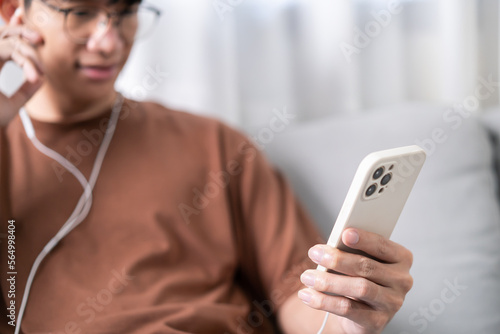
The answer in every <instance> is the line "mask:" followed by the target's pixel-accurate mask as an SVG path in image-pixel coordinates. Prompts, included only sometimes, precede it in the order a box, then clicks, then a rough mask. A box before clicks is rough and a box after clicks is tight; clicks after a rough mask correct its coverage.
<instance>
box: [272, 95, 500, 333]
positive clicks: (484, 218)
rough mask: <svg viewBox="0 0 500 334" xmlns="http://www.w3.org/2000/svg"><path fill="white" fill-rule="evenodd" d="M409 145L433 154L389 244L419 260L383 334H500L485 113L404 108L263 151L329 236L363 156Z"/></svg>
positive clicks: (497, 223)
mask: <svg viewBox="0 0 500 334" xmlns="http://www.w3.org/2000/svg"><path fill="white" fill-rule="evenodd" d="M413 144H417V145H420V146H421V147H422V148H424V149H425V150H426V151H427V154H428V157H427V161H426V164H425V165H424V167H423V169H422V172H421V174H420V176H419V179H418V180H417V183H416V185H415V187H414V189H413V192H412V194H411V195H410V197H409V199H408V202H407V204H406V206H405V208H404V210H403V213H402V215H401V217H400V220H399V222H398V224H397V226H396V229H395V230H394V233H393V235H392V239H393V240H394V241H396V242H399V243H401V244H402V245H404V246H405V247H407V248H409V249H410V250H411V251H412V252H413V254H414V264H413V267H412V270H411V274H412V275H413V278H414V287H413V289H412V290H411V291H410V293H409V294H408V295H407V298H406V301H405V304H404V305H403V307H402V309H401V310H400V311H399V312H398V313H397V314H396V316H395V317H394V319H393V320H392V321H391V323H390V324H389V326H388V327H387V329H386V331H385V332H384V333H395V334H403V333H405V334H413V333H474V332H475V333H482V334H487V333H491V334H493V333H495V334H498V332H499V329H500V208H499V204H498V201H497V198H496V193H495V191H496V178H495V173H494V168H493V165H494V158H493V151H494V150H493V149H492V144H491V142H490V137H489V135H488V132H487V131H486V129H485V128H484V127H483V126H482V123H481V120H480V119H479V117H476V116H474V115H470V114H468V113H465V112H463V113H460V112H459V111H457V110H453V109H446V108H442V107H439V106H432V105H426V104H417V103H414V104H406V105H401V106H395V107H391V108H384V109H381V110H371V111H369V112H367V113H364V114H363V115H358V116H350V117H343V118H328V119H323V120H321V121H315V122H311V123H308V124H307V123H306V124H303V125H300V126H298V127H295V128H291V129H289V130H288V131H287V132H286V133H283V134H280V135H279V136H276V138H275V140H274V141H273V142H272V143H270V144H269V145H267V147H266V152H267V154H268V156H269V158H270V159H271V160H272V161H273V162H274V163H275V164H276V165H277V166H278V168H280V169H281V170H283V171H284V173H285V174H286V175H287V177H288V178H289V180H290V181H291V183H292V186H293V187H294V189H295V191H296V192H297V195H298V197H299V199H300V200H302V202H303V203H304V204H305V206H306V208H307V209H308V211H309V212H310V214H311V216H312V217H313V218H314V219H315V220H316V222H317V223H318V224H319V226H320V229H321V231H322V232H323V234H324V235H325V238H326V237H327V236H328V235H329V233H330V230H331V228H332V225H333V223H334V221H335V218H336V215H337V213H338V212H339V210H340V207H341V205H342V203H343V200H344V197H345V195H346V193H347V190H348V188H349V185H350V182H351V180H352V178H353V176H354V173H355V171H356V168H357V166H358V164H359V162H360V161H361V160H362V158H363V157H364V156H365V155H366V154H368V153H370V152H372V151H377V150H383V149H389V148H393V147H397V146H405V145H413Z"/></svg>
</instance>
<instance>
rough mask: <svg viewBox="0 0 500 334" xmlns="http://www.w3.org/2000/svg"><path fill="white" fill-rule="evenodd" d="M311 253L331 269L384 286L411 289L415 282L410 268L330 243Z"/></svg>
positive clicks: (311, 255)
mask: <svg viewBox="0 0 500 334" xmlns="http://www.w3.org/2000/svg"><path fill="white" fill-rule="evenodd" d="M309 255H310V257H311V259H312V260H313V261H314V262H316V263H317V264H319V265H321V266H323V267H324V268H327V269H329V270H331V271H334V272H337V273H341V274H344V275H348V276H351V277H362V278H366V279H368V280H370V281H372V282H374V283H377V284H379V285H382V286H386V287H394V286H401V290H405V289H408V290H409V289H410V288H411V286H412V284H413V279H412V278H411V275H410V273H409V270H408V269H407V268H406V266H404V267H401V266H400V265H399V264H385V263H380V262H378V261H376V260H373V259H370V258H368V257H366V256H362V255H358V254H351V253H347V252H344V251H341V250H339V249H336V248H333V247H330V246H328V245H317V246H314V247H313V248H311V249H310V251H309ZM318 260H319V261H318Z"/></svg>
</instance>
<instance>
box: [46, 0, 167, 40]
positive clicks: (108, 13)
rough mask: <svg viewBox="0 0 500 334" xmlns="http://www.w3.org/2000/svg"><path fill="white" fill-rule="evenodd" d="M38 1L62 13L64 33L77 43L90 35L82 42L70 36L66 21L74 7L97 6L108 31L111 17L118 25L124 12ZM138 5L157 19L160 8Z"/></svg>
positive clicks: (101, 7) (103, 7) (99, 7)
mask: <svg viewBox="0 0 500 334" xmlns="http://www.w3.org/2000/svg"><path fill="white" fill-rule="evenodd" d="M38 1H40V2H41V3H43V4H44V5H45V6H47V7H49V8H50V9H52V10H54V11H56V12H58V13H63V14H64V30H65V32H66V34H67V35H68V37H69V38H70V39H71V40H72V41H73V42H75V43H77V44H85V43H87V42H88V40H89V39H90V37H89V38H87V39H85V41H84V42H82V41H79V40H78V39H77V38H75V37H73V36H71V34H70V33H69V29H68V23H67V22H68V16H69V14H71V12H72V11H75V10H76V9H78V8H82V7H93V8H97V9H100V10H102V11H103V12H104V13H105V14H106V18H107V22H106V31H108V29H109V28H110V27H111V22H112V18H113V17H116V18H117V19H118V25H119V24H120V23H121V20H122V19H123V17H122V15H123V13H124V12H125V10H124V11H121V12H119V11H114V12H111V11H110V10H109V9H108V8H107V7H105V6H101V5H87V6H73V7H70V8H61V7H57V6H55V5H53V4H50V3H47V2H46V1H44V0H38ZM139 7H141V8H144V9H147V10H150V11H151V12H152V13H153V14H154V15H155V22H157V21H158V19H159V18H160V16H161V10H159V9H158V8H156V7H153V6H150V5H144V4H139Z"/></svg>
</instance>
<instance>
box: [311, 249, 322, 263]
mask: <svg viewBox="0 0 500 334" xmlns="http://www.w3.org/2000/svg"><path fill="white" fill-rule="evenodd" d="M323 256H325V251H324V250H323V249H322V248H320V247H318V246H314V247H313V248H311V249H309V257H310V258H311V260H313V261H314V262H316V263H320V262H321V260H322V259H323Z"/></svg>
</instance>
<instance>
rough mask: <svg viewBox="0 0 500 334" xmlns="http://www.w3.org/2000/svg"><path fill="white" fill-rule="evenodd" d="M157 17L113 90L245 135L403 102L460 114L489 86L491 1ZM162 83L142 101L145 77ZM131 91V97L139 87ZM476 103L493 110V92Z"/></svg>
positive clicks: (195, 6)
mask: <svg viewBox="0 0 500 334" xmlns="http://www.w3.org/2000/svg"><path fill="white" fill-rule="evenodd" d="M148 2H149V3H151V4H153V5H155V6H157V7H158V8H160V9H161V10H162V18H161V21H160V24H159V26H158V27H157V29H156V31H155V32H154V33H153V34H152V35H151V36H150V37H149V38H148V39H146V40H143V41H142V42H140V43H138V44H137V45H136V48H135V50H134V52H133V54H132V57H131V59H130V62H129V64H128V65H129V66H128V67H127V68H126V70H125V71H124V73H123V76H122V77H121V80H120V81H119V83H118V87H119V89H121V90H122V91H124V92H125V93H127V94H128V95H129V96H131V97H135V98H138V99H142V98H145V99H154V100H157V101H160V102H162V103H164V104H167V105H170V106H172V107H175V108H181V109H185V110H189V111H192V112H196V113H201V114H206V115H211V116H216V117H219V118H222V119H224V120H225V121H227V122H229V123H231V124H233V125H236V126H239V127H242V128H244V129H252V128H259V127H260V126H263V125H265V124H267V123H268V122H269V118H270V117H271V115H272V112H273V110H274V109H280V110H282V109H283V108H286V109H287V111H288V112H289V113H293V114H294V115H297V119H296V120H299V121H307V120H310V119H316V118H320V117H325V116H328V115H332V114H342V113H356V112H365V111H367V110H369V109H370V108H373V107H383V106H386V105H387V106H388V105H394V104H398V103H401V102H405V101H426V102H432V103H438V104H444V105H448V104H449V105H453V104H455V103H461V102H463V101H464V99H466V98H467V97H468V96H470V95H473V94H474V93H475V90H476V87H477V86H478V85H480V84H481V80H486V81H488V78H489V80H490V81H493V82H494V83H495V84H496V82H497V81H498V72H499V65H498V64H499V54H498V53H499V25H498V17H499V1H498V0H413V1H410V0H326V1H325V0H273V1H268V0H215V1H206V0H183V1H177V0H148ZM157 67H158V70H161V72H162V73H168V76H166V78H165V80H159V82H158V83H159V84H158V86H157V87H155V89H149V90H148V89H141V88H140V85H141V81H142V80H143V79H144V77H145V76H147V74H148V70H149V71H150V70H151V69H152V68H157ZM138 85H139V86H138ZM494 89H495V92H494V94H491V97H490V98H488V99H485V100H481V101H480V102H481V107H482V108H489V107H492V106H495V105H498V103H499V97H498V96H499V90H498V87H495V88H494Z"/></svg>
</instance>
